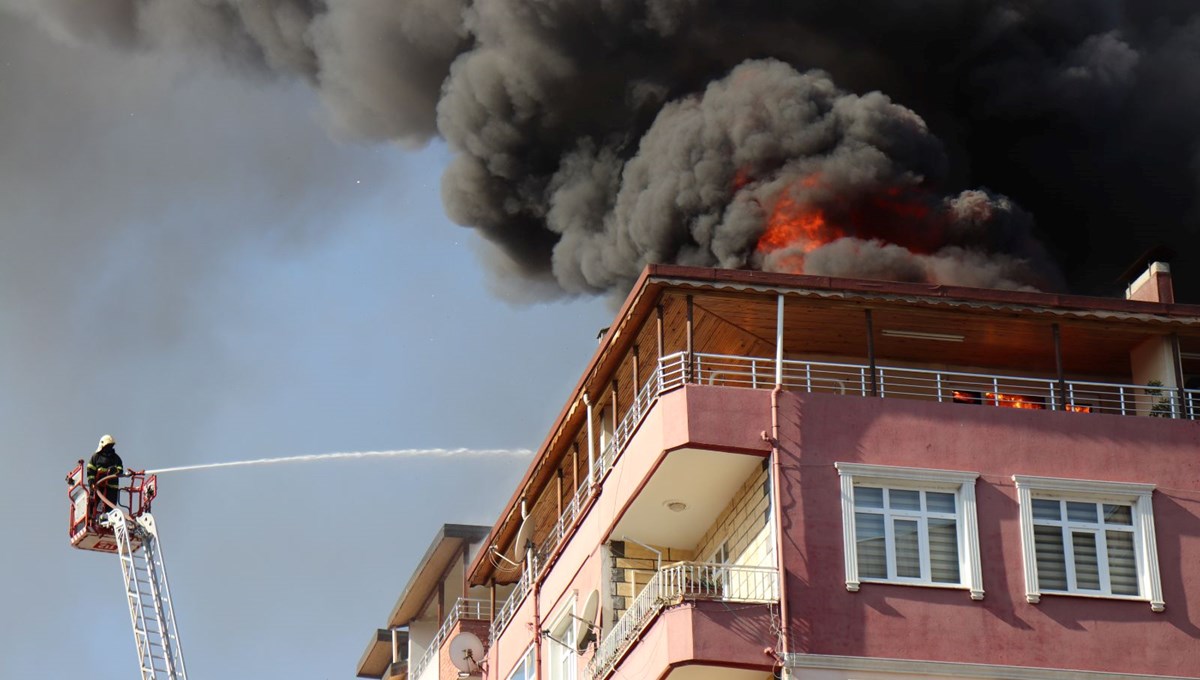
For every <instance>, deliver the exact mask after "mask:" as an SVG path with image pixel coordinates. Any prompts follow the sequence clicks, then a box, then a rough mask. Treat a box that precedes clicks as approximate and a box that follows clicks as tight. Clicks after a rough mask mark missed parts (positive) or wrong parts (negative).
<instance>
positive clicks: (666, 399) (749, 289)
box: [371, 263, 1200, 680]
mask: <svg viewBox="0 0 1200 680" xmlns="http://www.w3.org/2000/svg"><path fill="white" fill-rule="evenodd" d="M1197 380H1200V306H1192V305H1183V304H1176V303H1175V302H1174V300H1173V294H1172V291H1171V283H1170V272H1169V269H1168V268H1167V267H1166V266H1165V265H1162V264H1158V263H1156V264H1154V265H1152V266H1151V267H1150V269H1149V270H1147V272H1146V273H1145V274H1144V275H1143V276H1142V277H1140V278H1139V279H1138V280H1137V281H1135V282H1134V283H1133V284H1131V286H1130V288H1129V290H1128V292H1127V296H1126V299H1109V298H1095V297H1082V296H1070V295H1052V294H1044V293H1032V292H1012V291H995V290H979V289H970V288H954V287H945V286H931V285H918V284H904V283H895V282H881V281H865V280H850V279H833V278H827V277H813V276H792V275H779V274H767V273H762V272H746V271H728V270H711V269H698V268H688V267H680V266H665V265H658V266H650V267H648V268H647V269H646V270H645V271H644V272H643V275H642V276H641V278H640V279H639V281H638V282H637V284H636V286H635V287H634V289H633V291H632V292H631V293H630V295H629V297H628V298H627V299H626V301H625V303H624V305H623V306H622V308H621V309H620V311H619V312H618V314H617V316H616V319H615V320H614V322H613V325H612V326H611V327H610V328H609V329H608V331H607V332H606V334H605V335H604V337H603V339H602V342H601V345H600V347H599V349H598V351H597V353H596V354H595V356H594V358H593V360H592V361H591V363H590V364H589V365H588V366H587V368H586V369H585V371H584V373H583V376H582V378H581V379H580V381H579V383H578V385H577V387H576V388H575V390H574V391H573V393H572V394H571V395H570V399H569V400H568V401H567V403H566V404H565V405H564V407H563V409H562V412H561V413H560V415H559V416H558V418H557V420H556V421H555V424H554V426H553V428H552V429H551V431H550V432H549V434H548V435H547V437H546V439H545V441H544V443H543V444H542V446H541V447H540V448H539V450H538V452H537V454H536V456H535V458H534V460H533V461H532V463H531V465H530V467H529V469H528V470H527V472H526V474H525V475H524V477H523V478H522V479H521V481H520V483H519V484H518V486H517V488H516V489H515V491H514V493H513V495H512V498H511V500H510V501H509V502H508V503H507V505H506V506H505V507H504V508H503V510H502V511H501V513H500V515H499V518H498V520H497V522H496V523H495V525H494V526H492V527H490V528H489V529H488V531H487V535H486V536H484V537H482V538H481V539H480V541H479V543H478V546H477V547H476V548H475V549H473V550H472V557H471V558H470V561H469V564H465V565H464V568H463V572H462V576H461V579H462V581H461V583H460V586H461V590H462V591H463V592H464V593H467V594H469V595H470V596H471V597H473V598H476V599H478V600H481V601H485V602H486V603H487V616H486V624H485V625H479V626H476V628H475V632H476V633H477V637H479V639H480V640H481V641H482V644H483V645H484V647H485V648H486V652H484V659H483V661H482V662H481V663H480V664H479V665H478V666H477V667H476V666H470V667H469V668H468V670H466V671H456V670H452V669H451V667H450V664H443V665H442V667H441V669H440V671H439V672H440V673H441V674H440V675H433V674H430V671H428V670H427V669H416V668H413V667H411V666H410V670H412V671H420V672H410V673H409V674H408V676H407V677H411V678H414V680H426V678H434V677H442V678H446V677H463V676H471V675H474V676H476V677H480V676H482V677H486V678H490V679H495V680H530V679H533V678H539V679H549V680H606V679H607V678H625V679H643V678H646V679H665V678H671V679H672V680H709V679H714V680H717V679H728V680H742V679H746V680H763V679H766V678H772V677H791V678H802V679H805V680H810V679H811V680H848V679H849V678H855V679H859V680H875V679H878V680H883V679H902V678H924V677H939V678H1009V679H1011V678H1030V679H1032V678H1038V679H1049V680H1077V679H1079V678H1098V677H1121V678H1142V677H1145V678H1149V677H1200V569H1197V568H1196V567H1195V565H1197V564H1200V425H1198V424H1197V422H1196V419H1197V417H1198V416H1200V383H1198V382H1197ZM460 559H461V558H460ZM453 578H455V579H457V578H459V577H458V576H454V577H453ZM410 588H411V586H410ZM445 590H446V589H445V588H444V587H443V591H445ZM447 592H448V591H447ZM402 599H403V598H402ZM439 601H440V600H439ZM444 606H449V605H444ZM456 616H457V619H456V620H458V619H461V618H462V617H461V615H456V614H454V613H453V612H449V613H445V615H444V616H443V615H442V614H441V613H439V615H438V616H437V618H440V619H441V620H442V621H443V624H442V625H441V626H440V627H439V629H440V628H443V627H445V626H446V625H448V622H450V621H451V619H452V618H455V617H456ZM403 623H404V619H403V617H399V618H397V617H395V616H393V618H392V620H391V621H389V628H391V629H396V630H401V629H400V628H398V626H402V625H403ZM455 625H457V624H455ZM408 635H409V640H410V643H411V642H412V641H413V640H414V639H415V638H416V637H418V636H416V635H415V634H414V629H413V627H412V624H411V623H410V624H409V628H408ZM384 637H387V636H384ZM420 637H421V640H422V641H424V640H429V642H428V643H425V644H427V645H432V646H431V647H426V649H427V650H429V651H425V652H423V654H425V655H430V654H432V655H438V654H442V655H443V656H445V655H446V654H447V653H448V651H449V649H448V648H449V645H450V643H451V642H452V641H453V638H454V634H452V633H448V634H447V635H446V636H443V637H440V638H437V637H434V638H430V637H428V635H427V634H422V636H420ZM420 646H421V645H419V644H418V645H417V647H420ZM439 646H440V647H439ZM460 647H461V645H460ZM410 658H411V657H410ZM460 673H461V675H460ZM371 677H379V676H371ZM393 677H394V676H393Z"/></svg>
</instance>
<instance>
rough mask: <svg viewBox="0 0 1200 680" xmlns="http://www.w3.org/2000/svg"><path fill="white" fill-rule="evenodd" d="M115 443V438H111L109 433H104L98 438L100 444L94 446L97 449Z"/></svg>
mask: <svg viewBox="0 0 1200 680" xmlns="http://www.w3.org/2000/svg"><path fill="white" fill-rule="evenodd" d="M116 443H117V440H115V439H113V438H112V435H111V434H106V435H104V436H103V437H101V438H100V444H99V445H98V446H97V447H96V450H97V451H99V450H100V449H102V448H104V447H106V446H113V445H114V444H116Z"/></svg>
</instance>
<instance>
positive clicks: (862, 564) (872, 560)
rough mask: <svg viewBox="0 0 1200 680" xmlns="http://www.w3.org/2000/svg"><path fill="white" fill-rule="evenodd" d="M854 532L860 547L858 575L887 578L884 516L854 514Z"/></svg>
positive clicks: (864, 513)
mask: <svg viewBox="0 0 1200 680" xmlns="http://www.w3.org/2000/svg"><path fill="white" fill-rule="evenodd" d="M855 496H857V494H855ZM854 531H855V539H856V542H857V547H858V575H859V576H860V577H863V578H887V553H886V546H885V545H884V537H883V515H877V514H875V513H871V512H856V513H854Z"/></svg>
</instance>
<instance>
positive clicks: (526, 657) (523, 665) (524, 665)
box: [506, 645, 537, 680]
mask: <svg viewBox="0 0 1200 680" xmlns="http://www.w3.org/2000/svg"><path fill="white" fill-rule="evenodd" d="M536 671H537V669H536V668H534V659H533V645H529V648H528V649H526V650H525V653H524V654H522V655H521V660H520V661H518V662H517V663H516V665H514V666H513V669H512V671H511V672H510V673H509V674H508V675H507V676H506V677H507V678H508V680H513V679H514V678H516V677H517V673H518V672H520V673H522V675H521V676H520V677H521V680H534V677H533V674H534V673H535V672H536Z"/></svg>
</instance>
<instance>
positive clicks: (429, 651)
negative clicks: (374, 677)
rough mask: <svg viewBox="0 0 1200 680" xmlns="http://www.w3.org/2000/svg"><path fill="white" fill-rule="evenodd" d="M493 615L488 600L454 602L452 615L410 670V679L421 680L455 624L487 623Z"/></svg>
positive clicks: (449, 615)
mask: <svg viewBox="0 0 1200 680" xmlns="http://www.w3.org/2000/svg"><path fill="white" fill-rule="evenodd" d="M491 615H492V605H491V603H490V602H488V601H487V600H476V599H472V598H468V597H460V598H458V599H457V600H455V602H454V606H453V607H451V608H450V613H449V614H447V615H446V620H445V621H443V622H442V627H441V628H439V629H438V632H437V634H436V635H434V636H433V640H432V641H430V643H429V646H428V647H426V648H425V652H424V653H422V654H421V658H420V659H418V660H417V662H416V663H415V664H413V665H412V666H411V667H410V668H411V670H412V672H411V673H410V674H409V677H410V678H412V679H413V680H419V679H420V677H421V674H422V673H424V672H425V669H426V668H428V667H429V664H430V663H431V662H432V661H433V660H434V659H436V658H437V655H438V652H439V651H440V650H441V648H442V643H443V642H445V641H446V638H447V637H449V635H450V631H451V630H454V624H456V623H458V622H459V621H461V620H463V619H468V620H472V619H473V620H476V621H487V620H488V618H490V617H491Z"/></svg>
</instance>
